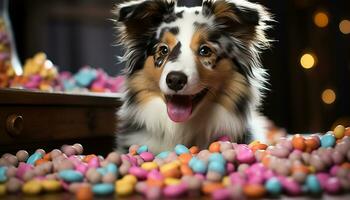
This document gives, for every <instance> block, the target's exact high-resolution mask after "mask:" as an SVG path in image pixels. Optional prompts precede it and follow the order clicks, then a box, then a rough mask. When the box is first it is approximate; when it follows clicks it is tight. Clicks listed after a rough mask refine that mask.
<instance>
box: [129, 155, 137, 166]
mask: <svg viewBox="0 0 350 200" xmlns="http://www.w3.org/2000/svg"><path fill="white" fill-rule="evenodd" d="M128 157H129V161H130V163H131V165H132V166H137V158H135V157H133V156H128Z"/></svg>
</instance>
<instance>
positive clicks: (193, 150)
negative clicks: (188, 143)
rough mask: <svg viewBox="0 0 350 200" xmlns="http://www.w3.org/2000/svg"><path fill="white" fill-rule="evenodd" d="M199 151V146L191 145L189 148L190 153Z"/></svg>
mask: <svg viewBox="0 0 350 200" xmlns="http://www.w3.org/2000/svg"><path fill="white" fill-rule="evenodd" d="M198 152H199V148H198V147H197V146H192V147H191V148H190V153H191V154H197V153H198Z"/></svg>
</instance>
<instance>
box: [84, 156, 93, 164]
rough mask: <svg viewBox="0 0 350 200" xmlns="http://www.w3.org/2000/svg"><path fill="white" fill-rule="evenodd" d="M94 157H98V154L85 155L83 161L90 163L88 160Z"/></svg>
mask: <svg viewBox="0 0 350 200" xmlns="http://www.w3.org/2000/svg"><path fill="white" fill-rule="evenodd" d="M92 158H96V155H95V154H90V155H87V156H85V157H84V158H83V162H86V163H88V162H90V160H91V159H92Z"/></svg>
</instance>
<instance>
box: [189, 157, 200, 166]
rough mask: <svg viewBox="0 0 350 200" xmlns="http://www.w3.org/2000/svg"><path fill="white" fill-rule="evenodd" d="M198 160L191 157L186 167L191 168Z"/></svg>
mask: <svg viewBox="0 0 350 200" xmlns="http://www.w3.org/2000/svg"><path fill="white" fill-rule="evenodd" d="M197 160H198V158H196V157H192V158H191V160H190V161H189V162H188V166H190V167H193V164H194V163H195V162H197Z"/></svg>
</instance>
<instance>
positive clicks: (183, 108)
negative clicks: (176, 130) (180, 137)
mask: <svg viewBox="0 0 350 200" xmlns="http://www.w3.org/2000/svg"><path fill="white" fill-rule="evenodd" d="M167 110H168V116H169V117H170V119H171V120H173V121H174V122H185V121H186V120H188V118H190V116H191V113H192V101H191V99H190V97H189V96H173V97H172V98H171V99H170V100H169V101H168V102H167Z"/></svg>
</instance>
